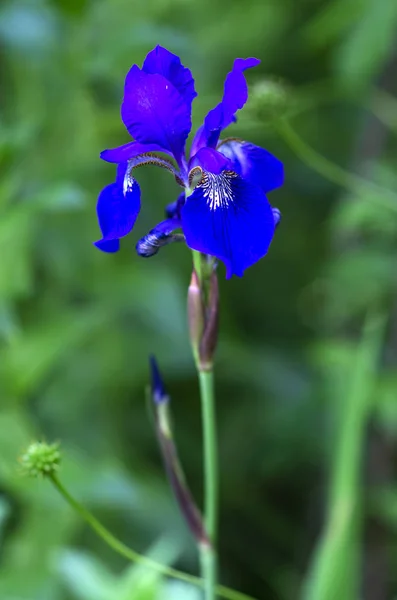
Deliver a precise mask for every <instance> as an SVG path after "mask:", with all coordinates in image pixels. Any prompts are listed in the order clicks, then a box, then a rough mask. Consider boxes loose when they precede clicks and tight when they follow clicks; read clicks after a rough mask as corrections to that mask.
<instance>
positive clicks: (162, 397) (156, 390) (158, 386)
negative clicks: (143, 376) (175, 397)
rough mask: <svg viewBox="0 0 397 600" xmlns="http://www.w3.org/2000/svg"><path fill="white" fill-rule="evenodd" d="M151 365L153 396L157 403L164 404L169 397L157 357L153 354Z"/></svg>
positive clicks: (150, 360)
mask: <svg viewBox="0 0 397 600" xmlns="http://www.w3.org/2000/svg"><path fill="white" fill-rule="evenodd" d="M149 366H150V375H151V392H152V398H153V401H154V402H155V404H162V403H164V402H168V400H169V398H168V395H167V391H166V389H165V385H164V382H163V379H162V377H161V373H160V369H159V366H158V364H157V361H156V358H155V357H154V356H153V355H151V356H149Z"/></svg>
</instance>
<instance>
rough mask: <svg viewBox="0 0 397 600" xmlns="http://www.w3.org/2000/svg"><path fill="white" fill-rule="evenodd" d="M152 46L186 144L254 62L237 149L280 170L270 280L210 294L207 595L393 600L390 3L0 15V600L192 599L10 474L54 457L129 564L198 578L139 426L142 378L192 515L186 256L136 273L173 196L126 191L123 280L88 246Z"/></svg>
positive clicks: (396, 226)
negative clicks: (168, 413)
mask: <svg viewBox="0 0 397 600" xmlns="http://www.w3.org/2000/svg"><path fill="white" fill-rule="evenodd" d="M158 43H159V44H161V45H163V46H166V47H167V48H168V49H170V50H171V51H173V52H175V53H177V54H179V55H180V56H181V58H182V62H183V63H184V64H186V65H187V66H189V67H190V68H191V70H192V72H193V74H194V75H195V78H196V88H197V90H198V92H199V96H198V98H197V99H196V100H195V102H194V105H193V108H194V116H193V120H194V128H195V127H197V126H198V125H199V124H200V122H201V120H202V118H203V116H204V115H205V113H206V111H207V110H208V109H209V108H211V107H212V106H213V105H215V104H216V103H217V102H218V101H219V98H220V96H221V93H222V89H223V80H224V76H225V75H226V73H227V72H228V71H229V70H230V67H231V64H232V61H233V60H234V58H235V57H237V56H242V57H246V56H257V57H259V58H260V59H261V60H262V63H261V66H260V67H259V68H257V69H255V70H252V71H251V72H249V73H248V79H249V83H250V90H251V95H250V96H251V98H250V102H249V103H248V105H247V107H246V109H245V110H244V111H242V112H241V113H240V115H239V121H238V123H237V124H236V125H235V126H234V127H233V132H232V133H231V135H234V136H239V137H242V138H245V139H249V140H250V141H252V142H255V143H257V144H259V145H261V146H264V147H266V148H267V149H269V150H270V151H272V152H274V153H275V154H276V155H277V156H278V157H279V158H280V159H282V160H283V161H284V162H285V171H286V184H285V186H284V188H283V189H281V190H278V191H276V192H274V193H273V194H272V195H271V201H272V204H274V205H275V206H277V207H279V208H280V210H281V211H282V214H283V221H282V225H281V227H280V228H279V230H278V231H277V235H276V237H275V240H274V242H273V245H272V247H271V251H270V253H269V255H268V256H267V257H266V258H265V259H264V260H262V261H261V262H260V263H258V264H257V265H255V266H253V267H252V268H250V269H249V270H248V271H247V272H246V274H245V276H244V278H243V279H237V278H233V280H230V281H226V280H225V279H224V268H223V265H221V266H220V269H219V271H220V290H221V311H222V315H221V335H220V344H219V350H218V355H217V371H216V387H217V405H218V414H219V436H220V460H221V471H220V472H221V482H220V485H221V522H220V556H221V558H220V569H221V573H220V578H221V581H222V582H223V583H225V584H227V585H229V586H232V587H234V588H236V589H239V590H242V591H245V592H246V593H248V594H250V595H252V596H254V597H255V598H258V599H266V600H295V599H297V598H303V599H304V600H358V599H361V598H362V599H364V600H391V599H395V598H397V538H396V535H395V533H396V529H397V486H396V483H395V475H396V459H397V444H396V435H397V369H396V360H397V304H396V273H397V212H396V209H397V175H396V161H397V143H396V139H397V138H396V133H397V100H395V97H396V96H397V76H396V74H397V2H396V1H395V0H327V1H325V0H317V1H315V0H299V1H298V2H297V1H296V0H248V1H247V2H244V3H242V2H241V0H240V1H239V0H228V1H227V2H226V0H224V1H222V0H201V2H193V1H192V0H150V2H149V1H147V2H137V1H134V0H91V1H89V0H80V1H78V0H60V1H58V2H56V1H55V0H53V1H52V2H51V1H50V0H48V1H47V2H45V1H44V0H31V1H28V0H25V1H23V0H21V1H19V0H8V1H4V0H3V2H2V3H1V5H0V82H1V83H0V86H1V88H0V89H1V94H0V161H1V176H0V211H1V216H0V348H1V350H0V351H1V356H0V391H1V400H0V543H1V546H0V598H1V600H169V599H171V600H197V599H198V598H199V597H200V594H199V592H198V591H197V590H196V589H195V588H194V587H192V586H188V585H186V584H183V583H181V582H176V581H173V580H165V579H163V578H161V577H159V576H158V575H157V574H156V573H152V572H150V571H147V570H142V568H139V567H136V566H134V565H131V564H127V563H126V561H125V560H124V559H122V558H121V557H119V556H118V555H116V554H115V553H114V552H113V551H112V550H110V549H109V548H108V547H106V546H105V545H104V544H103V542H102V541H101V540H99V539H98V538H97V537H95V535H94V534H93V533H92V532H91V531H90V530H89V529H88V528H87V526H86V525H85V524H84V523H83V522H82V521H81V519H80V518H79V517H78V516H77V515H76V514H74V513H73V512H72V511H71V509H70V508H69V507H68V506H67V505H66V504H65V503H64V501H63V500H62V499H61V498H60V497H59V496H58V495H57V492H56V491H55V490H54V489H53V488H52V487H51V485H50V483H49V482H47V481H37V480H28V479H26V478H23V477H22V476H21V474H20V472H19V469H18V463H17V458H18V456H19V455H20V454H21V453H22V452H23V451H24V449H25V448H26V446H27V445H28V444H29V443H30V442H31V441H33V440H35V439H47V440H50V441H53V440H60V441H61V442H62V448H63V468H62V472H61V478H62V481H63V482H64V483H65V485H66V486H67V487H68V489H69V490H70V491H71V492H72V493H73V494H74V495H75V496H76V497H78V498H79V499H80V500H81V501H82V502H84V503H85V505H86V506H88V507H89V508H90V509H91V510H92V511H93V512H94V513H95V514H96V516H98V518H100V519H101V520H102V521H103V522H104V523H105V524H106V525H107V526H108V527H109V528H110V529H111V530H112V531H113V532H114V533H115V534H116V535H118V536H119V537H120V538H122V539H123V541H124V542H125V543H127V544H128V545H130V546H131V547H133V548H135V549H136V550H138V551H140V552H142V553H145V554H150V555H151V556H153V557H155V558H156V559H157V560H159V561H160V562H163V563H165V564H172V565H174V566H176V567H177V568H179V569H182V570H185V571H187V572H191V573H197V570H198V565H197V558H196V552H195V550H194V545H193V542H192V539H191V537H190V535H189V533H188V532H187V531H186V528H185V525H184V523H183V522H182V520H181V517H180V516H179V513H178V510H177V508H176V505H175V503H174V500H173V497H172V494H171V492H170V490H169V488H168V485H167V482H166V479H165V475H164V473H163V469H162V463H161V458H160V456H159V451H158V448H157V444H156V440H155V435H154V432H153V426H152V422H151V418H150V415H149V414H148V410H147V407H146V405H145V400H144V388H145V385H146V384H147V381H148V365H147V356H148V354H149V353H150V352H154V353H155V354H156V356H157V358H158V360H159V362H160V365H161V367H162V370H163V372H164V374H165V378H166V382H167V385H168V389H169V392H170V394H171V396H172V408H173V414H174V420H175V430H176V437H177V441H178V445H179V449H180V453H181V456H182V460H183V463H184V467H185V470H186V472H187V474H188V479H189V482H190V484H191V487H192V489H193V491H194V492H195V494H196V495H197V497H198V498H201V495H202V467H201V425H200V407H199V396H198V386H197V382H196V376H195V372H194V364H193V360H192V358H191V354H190V347H189V342H188V334H187V327H186V316H185V297H186V290H187V286H188V283H189V279H190V273H191V256H190V254H189V252H188V250H187V249H186V248H184V247H182V246H181V245H174V246H170V247H167V248H165V249H163V250H162V251H161V252H160V254H159V255H158V256H156V257H154V258H152V259H150V260H143V259H140V258H138V257H137V256H136V255H135V252H134V245H135V243H136V241H137V239H138V238H139V237H141V236H142V235H144V234H145V233H147V231H148V230H149V229H151V228H152V227H153V226H154V225H155V224H156V223H157V222H159V221H160V220H161V218H162V215H163V208H164V206H165V204H166V203H168V202H171V201H172V200H174V199H175V197H176V194H177V193H178V190H177V189H176V186H175V184H174V182H173V180H172V178H171V177H169V174H168V173H163V172H162V171H160V170H156V169H153V168H150V167H148V168H147V169H140V171H139V174H138V178H139V181H140V184H141V187H142V198H143V202H142V205H143V208H142V212H141V215H140V217H139V220H138V223H137V226H136V228H135V230H134V232H133V234H132V235H130V236H129V237H128V238H127V239H125V240H123V243H122V250H121V251H120V252H119V253H118V254H117V255H105V254H102V253H100V252H99V251H97V250H96V249H95V248H94V247H93V246H92V241H94V240H96V239H98V236H99V232H98V226H97V222H96V214H95V204H96V198H97V195H98V192H99V190H100V189H101V188H102V187H103V186H104V185H105V184H107V183H109V182H110V181H112V180H113V177H114V167H113V166H112V165H108V164H106V163H104V162H102V161H100V160H99V152H100V151H101V150H102V149H104V148H109V147H114V146H116V145H118V144H122V143H124V142H127V141H129V136H128V134H127V132H126V131H125V129H124V127H123V125H122V122H121V120H120V117H119V106H120V101H121V97H122V89H123V82H124V77H125V74H126V72H127V70H128V69H129V67H130V66H131V64H133V63H135V62H137V63H139V64H141V62H142V60H143V58H144V56H145V55H146V53H147V52H148V51H149V50H150V49H151V48H152V47H154V46H155V45H156V44H158ZM269 78H271V80H272V81H273V82H274V81H276V83H277V85H282V86H284V87H283V88H282V89H283V90H285V96H283V101H282V98H279V102H277V97H276V101H275V100H274V98H275V96H274V94H273V93H272V90H273V87H274V86H273V87H269V85H268V84H267V83H266V81H268V80H269ZM282 110H286V113H284V114H286V117H287V120H284V121H280V120H279V119H278V116H279V115H280V111H282ZM329 161H330V162H329ZM335 165H336V166H335ZM349 173H351V174H350V175H349ZM353 173H354V174H353ZM363 180H364V181H363Z"/></svg>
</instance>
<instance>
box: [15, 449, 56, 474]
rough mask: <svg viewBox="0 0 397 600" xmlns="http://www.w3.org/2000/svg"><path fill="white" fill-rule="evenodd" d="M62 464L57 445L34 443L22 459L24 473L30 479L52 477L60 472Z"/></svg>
mask: <svg viewBox="0 0 397 600" xmlns="http://www.w3.org/2000/svg"><path fill="white" fill-rule="evenodd" d="M60 462H61V453H60V451H59V444H57V443H55V444H47V443H46V442H34V443H33V444H31V445H30V446H29V448H28V449H27V450H26V452H25V453H24V454H23V455H22V456H21V458H20V463H21V465H22V469H23V471H24V473H25V474H26V475H29V476H30V477H40V476H41V477H51V476H52V475H55V473H56V472H57V471H58V469H59V464H60Z"/></svg>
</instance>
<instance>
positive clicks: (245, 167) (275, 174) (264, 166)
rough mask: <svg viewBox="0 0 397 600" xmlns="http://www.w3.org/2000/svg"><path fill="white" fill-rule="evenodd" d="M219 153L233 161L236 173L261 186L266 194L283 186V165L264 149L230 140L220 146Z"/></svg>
mask: <svg viewBox="0 0 397 600" xmlns="http://www.w3.org/2000/svg"><path fill="white" fill-rule="evenodd" d="M218 151H219V152H221V153H222V154H223V155H224V156H226V157H227V158H229V159H230V160H231V161H232V163H233V167H232V168H233V170H234V171H236V173H238V174H239V175H241V177H243V178H244V179H248V180H249V181H250V182H251V183H254V184H255V185H259V187H260V188H262V190H263V191H264V192H265V193H267V192H271V191H272V190H275V189H276V188H278V187H281V186H282V185H283V182H284V167H283V163H282V162H281V161H280V160H278V158H276V157H275V156H273V154H271V153H270V152H268V151H267V150H265V149H264V148H260V147H259V146H255V144H251V143H249V142H243V141H239V140H229V141H226V142H225V143H222V144H220V145H219V147H218Z"/></svg>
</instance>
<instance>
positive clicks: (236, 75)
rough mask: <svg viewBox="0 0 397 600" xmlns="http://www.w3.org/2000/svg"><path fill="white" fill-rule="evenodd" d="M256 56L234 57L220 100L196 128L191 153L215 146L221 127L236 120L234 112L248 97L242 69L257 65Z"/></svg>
mask: <svg viewBox="0 0 397 600" xmlns="http://www.w3.org/2000/svg"><path fill="white" fill-rule="evenodd" d="M259 63H260V60H259V59H258V58H236V60H235V61H234V64H233V69H232V70H231V71H230V73H228V74H227V76H226V80H225V87H224V92H223V98H222V102H220V103H219V104H218V105H217V106H215V108H213V109H212V110H210V112H209V113H208V114H207V116H206V117H205V119H204V124H203V125H202V126H201V127H200V128H199V129H198V131H197V133H196V135H195V137H194V140H193V144H192V154H195V153H196V152H197V150H199V149H200V148H202V147H203V146H211V147H212V148H215V146H216V145H217V143H218V140H219V136H220V133H221V131H222V129H225V127H228V126H229V125H230V124H231V123H232V122H233V121H235V120H236V117H235V115H236V112H237V111H238V110H239V109H240V108H243V106H244V104H245V103H246V102H247V99H248V86H247V82H246V80H245V76H244V71H245V70H246V69H250V68H251V67H255V66H256V65H259Z"/></svg>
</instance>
